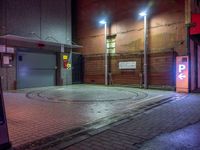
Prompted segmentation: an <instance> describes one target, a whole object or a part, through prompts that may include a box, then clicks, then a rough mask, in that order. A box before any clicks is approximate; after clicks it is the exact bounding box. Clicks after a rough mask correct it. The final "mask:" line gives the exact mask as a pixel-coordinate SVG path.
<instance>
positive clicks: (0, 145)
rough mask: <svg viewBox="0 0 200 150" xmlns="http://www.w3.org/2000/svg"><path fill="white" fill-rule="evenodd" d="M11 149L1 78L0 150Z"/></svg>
mask: <svg viewBox="0 0 200 150" xmlns="http://www.w3.org/2000/svg"><path fill="white" fill-rule="evenodd" d="M10 147H11V144H10V141H9V136H8V127H7V120H6V114H5V106H4V100H3V91H2V86H1V77H0V150H6V149H8V148H10Z"/></svg>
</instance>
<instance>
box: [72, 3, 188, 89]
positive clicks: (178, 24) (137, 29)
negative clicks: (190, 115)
mask: <svg viewBox="0 0 200 150" xmlns="http://www.w3.org/2000/svg"><path fill="white" fill-rule="evenodd" d="M144 8H148V9H149V16H148V26H149V31H148V53H150V54H154V53H158V55H160V56H162V57H160V58H159V60H160V61H156V60H158V58H156V55H150V56H149V57H150V58H149V60H155V61H149V63H150V64H149V67H151V66H152V65H153V66H158V68H157V71H156V73H155V74H156V76H154V77H153V78H151V77H150V79H149V83H151V84H152V85H160V86H163V85H166V86H167V85H169V86H175V85H174V77H175V74H174V70H173V69H174V63H173V59H172V60H171V59H168V55H167V54H166V53H168V52H169V51H171V52H172V51H175V52H177V54H178V55H184V54H186V49H185V6H184V1H183V0H167V1H163V0H153V1H152V0H141V1H137V0H112V1H107V0H96V1H93V0H77V7H76V9H77V15H76V16H77V18H76V20H75V22H76V24H77V28H76V40H77V41H78V43H80V44H81V45H83V48H82V49H80V51H81V52H82V53H83V54H84V55H85V62H88V61H87V59H88V60H90V57H91V58H92V57H94V56H95V55H96V56H95V57H98V56H99V58H96V65H93V66H90V67H88V66H87V64H85V68H86V69H85V77H84V78H85V81H86V82H89V81H90V82H89V83H92V82H91V79H90V78H91V74H92V73H91V72H90V73H88V70H87V68H92V69H93V72H94V74H93V78H95V72H96V73H97V72H98V71H99V70H101V77H99V76H96V79H98V81H99V82H98V83H101V84H102V83H103V80H104V79H103V77H104V72H103V71H104V65H103V62H102V61H103V59H104V58H103V57H102V56H101V55H102V54H103V53H104V27H103V26H102V25H100V24H98V22H99V20H100V19H102V18H104V17H105V18H107V20H108V21H109V26H108V32H109V35H114V34H115V35H116V54H113V55H120V56H121V58H120V59H118V60H116V61H115V63H114V65H115V66H117V64H118V62H119V61H120V60H126V56H128V55H130V56H131V55H132V56H134V54H138V53H139V54H141V53H142V52H143V44H144V40H143V39H144V38H143V33H144V30H143V18H142V17H139V15H138V13H139V12H140V11H141V10H142V9H144ZM165 52H166V53H165ZM165 54H166V55H165ZM171 54H172V53H171ZM173 55H174V54H172V55H171V56H170V57H173ZM100 58H102V59H100ZM130 60H134V57H132V58H130ZM168 61H172V62H171V63H169V62H168ZM161 63H162V64H161ZM97 64H98V67H97ZM166 64H167V66H166ZM112 65H113V64H112ZM100 66H102V67H103V68H101V69H100ZM164 66H165V67H164ZM138 67H140V66H138ZM163 67H164V68H163ZM170 68H171V69H170ZM142 69H143V68H141V71H143V70H142ZM151 70H152V68H151ZM169 70H170V71H171V73H172V74H170V76H169V75H168V74H167V72H168V71H169ZM149 71H150V70H149ZM136 72H137V71H136ZM88 74H90V76H89V75H88ZM118 74H119V76H118V78H123V74H129V76H128V77H127V76H126V77H124V78H123V79H124V80H123V81H121V82H119V83H121V84H123V83H124V82H127V83H129V84H134V83H138V80H136V79H137V78H138V73H134V72H133V73H124V72H119V73H118ZM129 79H132V80H130V81H131V82H128V81H129ZM156 79H157V80H156ZM162 79H164V80H165V81H169V82H168V83H167V82H165V83H163V82H162V81H163V80H162ZM92 80H93V79H92ZM125 80H127V81H125ZM133 80H134V81H133Z"/></svg>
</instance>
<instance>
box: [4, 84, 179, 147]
mask: <svg viewBox="0 0 200 150" xmlns="http://www.w3.org/2000/svg"><path fill="white" fill-rule="evenodd" d="M174 95H176V94H175V93H174V92H169V91H157V90H141V89H134V88H122V87H120V88H119V87H104V86H94V85H71V86H66V87H45V88H35V89H26V90H19V91H15V92H6V93H4V99H5V105H6V113H7V120H8V127H9V135H10V138H11V141H12V143H13V145H14V146H18V145H21V144H24V143H27V142H31V141H34V140H37V139H40V138H43V137H46V136H50V135H53V134H56V133H59V132H63V131H66V130H69V129H72V128H76V127H80V126H82V125H85V124H87V123H90V122H93V121H95V120H98V119H100V118H103V117H106V116H110V115H112V114H115V113H121V112H124V111H127V109H131V107H133V106H134V104H136V103H137V102H140V101H142V100H144V99H147V100H149V101H151V100H152V99H154V97H158V96H161V97H162V96H174ZM151 98H152V99H151Z"/></svg>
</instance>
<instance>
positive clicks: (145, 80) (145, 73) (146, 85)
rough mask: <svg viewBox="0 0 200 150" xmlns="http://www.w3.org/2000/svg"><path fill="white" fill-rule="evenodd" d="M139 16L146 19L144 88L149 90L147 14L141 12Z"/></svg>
mask: <svg viewBox="0 0 200 150" xmlns="http://www.w3.org/2000/svg"><path fill="white" fill-rule="evenodd" d="M139 15H140V16H142V17H144V88H145V89H147V88H148V83H147V80H148V78H147V13H146V12H141V13H139Z"/></svg>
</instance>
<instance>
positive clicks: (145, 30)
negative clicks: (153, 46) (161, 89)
mask: <svg viewBox="0 0 200 150" xmlns="http://www.w3.org/2000/svg"><path fill="white" fill-rule="evenodd" d="M147 55H148V54H147V15H145V16H144V88H145V89H147V88H148V73H147V69H148V68H147V65H148V64H147Z"/></svg>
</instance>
